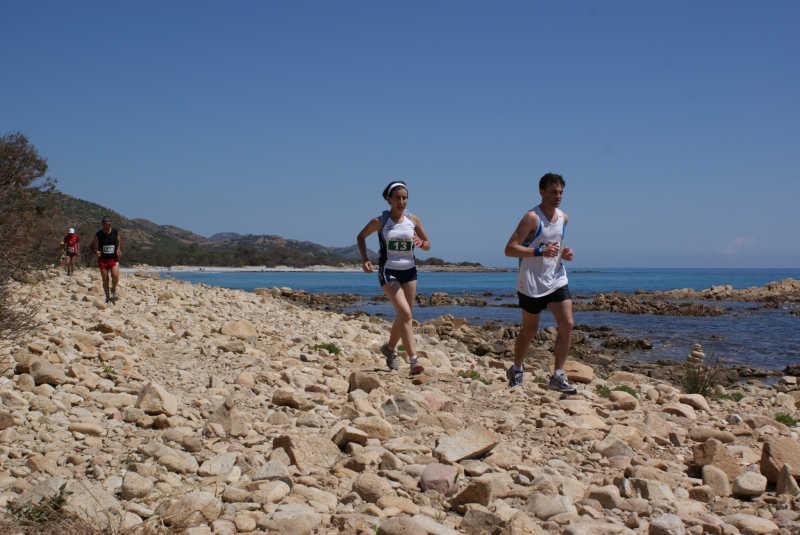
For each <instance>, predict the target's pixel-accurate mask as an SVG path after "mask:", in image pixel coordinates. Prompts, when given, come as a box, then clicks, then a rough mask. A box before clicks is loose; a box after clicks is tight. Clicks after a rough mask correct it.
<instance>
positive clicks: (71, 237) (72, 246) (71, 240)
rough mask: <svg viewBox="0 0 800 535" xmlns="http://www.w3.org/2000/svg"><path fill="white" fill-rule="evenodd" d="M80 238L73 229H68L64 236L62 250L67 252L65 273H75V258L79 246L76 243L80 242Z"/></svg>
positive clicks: (78, 251)
mask: <svg viewBox="0 0 800 535" xmlns="http://www.w3.org/2000/svg"><path fill="white" fill-rule="evenodd" d="M80 241H81V239H80V238H79V237H78V235H77V234H75V229H74V228H71V229H69V232H68V233H67V235H66V236H64V251H66V254H67V266H66V268H67V275H74V274H75V258H77V256H78V255H79V254H80V247H78V243H80Z"/></svg>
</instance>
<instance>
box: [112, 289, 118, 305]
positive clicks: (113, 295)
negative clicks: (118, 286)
mask: <svg viewBox="0 0 800 535" xmlns="http://www.w3.org/2000/svg"><path fill="white" fill-rule="evenodd" d="M117 299H119V296H118V295H117V291H116V290H111V300H112V301H114V302H115V303H116V302H117Z"/></svg>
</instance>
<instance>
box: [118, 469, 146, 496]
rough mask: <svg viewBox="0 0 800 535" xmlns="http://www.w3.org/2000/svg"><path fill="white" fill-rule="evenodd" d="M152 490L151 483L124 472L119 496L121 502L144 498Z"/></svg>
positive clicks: (132, 473) (144, 478) (138, 476)
mask: <svg viewBox="0 0 800 535" xmlns="http://www.w3.org/2000/svg"><path fill="white" fill-rule="evenodd" d="M152 490H153V482H152V481H150V480H149V479H147V478H146V477H142V476H140V475H139V474H137V473H135V472H126V473H125V476H124V477H123V478H122V490H121V492H120V494H121V495H122V499H123V500H135V499H137V498H144V497H145V496H147V495H148V494H150V492H152Z"/></svg>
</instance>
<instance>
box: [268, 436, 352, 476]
mask: <svg viewBox="0 0 800 535" xmlns="http://www.w3.org/2000/svg"><path fill="white" fill-rule="evenodd" d="M272 447H273V449H278V448H283V450H284V451H286V454H287V455H288V456H289V459H290V461H291V463H292V464H293V465H295V466H296V467H297V468H298V470H300V471H301V472H303V473H304V474H308V473H310V472H312V471H314V470H330V469H331V468H333V465H334V464H336V462H337V461H338V460H339V457H340V456H341V452H340V451H339V448H338V447H337V446H336V444H334V443H333V442H331V441H330V440H327V439H325V438H324V437H321V436H314V435H308V436H303V435H282V436H279V437H276V438H275V439H273V441H272Z"/></svg>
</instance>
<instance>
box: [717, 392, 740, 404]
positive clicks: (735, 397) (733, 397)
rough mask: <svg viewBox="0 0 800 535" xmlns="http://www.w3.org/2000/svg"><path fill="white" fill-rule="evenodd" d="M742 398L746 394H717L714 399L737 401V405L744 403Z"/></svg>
mask: <svg viewBox="0 0 800 535" xmlns="http://www.w3.org/2000/svg"><path fill="white" fill-rule="evenodd" d="M742 398H744V394H742V393H741V392H734V393H732V394H716V395H714V397H713V399H715V400H720V399H729V400H731V401H735V402H736V403H739V402H740V401H742Z"/></svg>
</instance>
